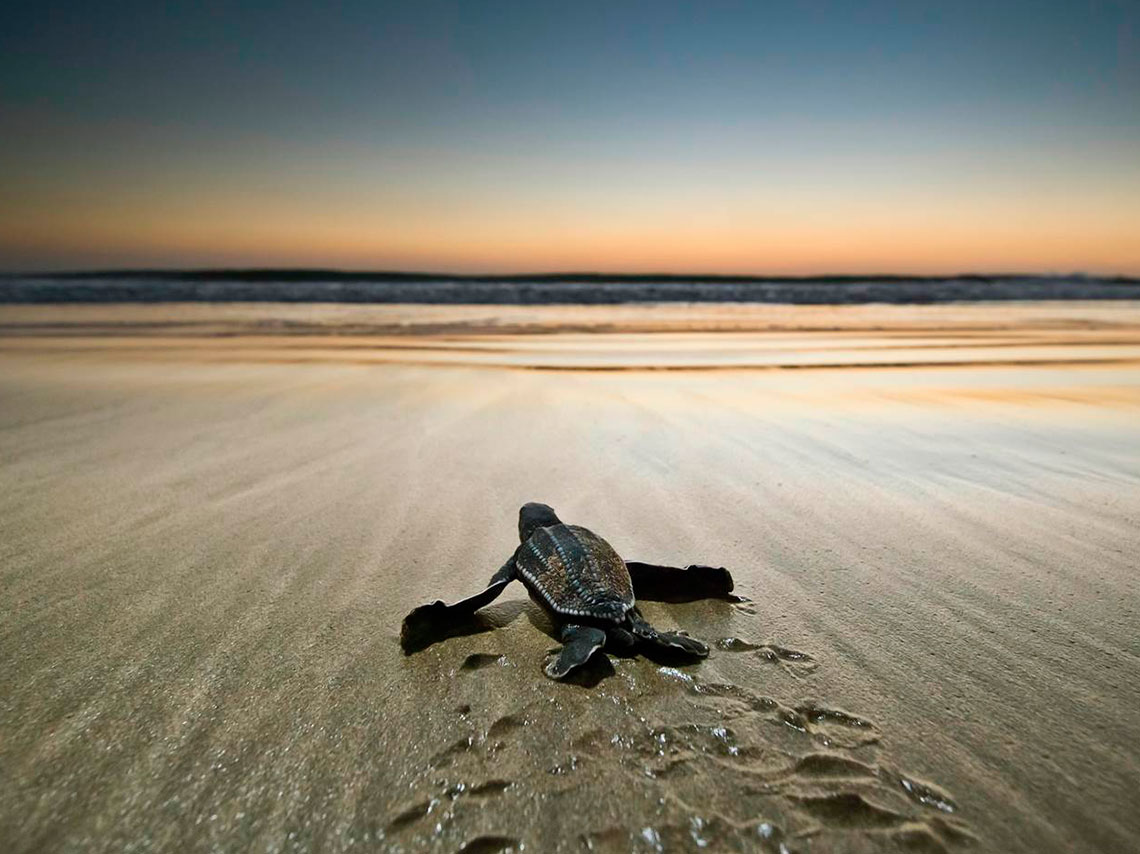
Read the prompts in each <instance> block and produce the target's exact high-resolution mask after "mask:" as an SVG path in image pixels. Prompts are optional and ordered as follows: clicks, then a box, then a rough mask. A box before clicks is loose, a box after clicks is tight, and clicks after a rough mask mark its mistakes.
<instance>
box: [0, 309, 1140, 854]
mask: <svg viewBox="0 0 1140 854" xmlns="http://www.w3.org/2000/svg"><path fill="white" fill-rule="evenodd" d="M1138 425H1140V303H1135V302H1098V303H1028V304H1020V303H1007V304H1001V305H994V304H986V305H974V304H963V305H939V306H879V305H865V306H845V307H826V306H819V307H813V306H778V305H768V306H749V305H702V306H686V305H669V306H637V307H632V306H615V307H604V306H583V307H574V308H565V307H553V306H545V307H543V306H513V307H512V306H495V307H488V306H400V305H390V306H346V305H339V306H334V305H272V304H261V305H245V304H238V303H235V304H229V305H225V306H215V305H133V306H119V305H97V306H96V305H66V306H14V305H13V306H0V485H2V487H3V488H2V490H0V686H2V690H0V840H3V842H4V845H3V847H4V849H5V850H6V851H11V852H33V851H36V852H41V851H48V852H56V851H84V852H91V851H107V852H110V851H116V852H118V851H179V852H182V851H190V852H193V851H245V850H256V851H267V852H270V851H271V852H277V851H280V852H286V851H316V850H319V851H323V852H339V851H356V850H360V851H367V850H379V851H391V852H401V851H406V852H414V851H440V852H459V851H462V852H467V854H489V852H500V851H537V852H551V851H581V850H593V851H607V852H609V851H612V852H626V851H690V850H709V851H733V850H740V851H764V852H776V854H780V853H781V852H833V851H834V852H879V851H887V852H893V851H922V852H942V851H946V852H951V851H957V850H968V851H980V852H991V851H992V852H1027V854H1028V852H1068V851H1092V852H1122V851H1135V850H1138V849H1140V812H1138V811H1137V810H1136V792H1137V791H1140V632H1138V631H1137V625H1138V621H1137V616H1138V615H1137V603H1138V602H1140V565H1138V562H1137V557H1136V556H1137V555H1138V554H1140V426H1138ZM526 501H543V502H546V503H549V504H551V505H553V506H554V507H555V508H556V509H557V511H558V512H559V514H560V515H561V516H562V518H563V519H564V520H566V521H569V522H573V523H576V524H580V525H584V526H587V527H589V528H591V529H593V530H595V531H597V532H598V533H599V534H601V535H602V536H604V537H606V538H607V539H608V540H609V541H610V542H611V543H612V544H613V545H614V546H615V547H616V548H617V550H618V551H619V552H620V553H621V554H622V555H623V556H624V557H626V558H627V559H630V560H641V561H646V562H652V563H662V564H674V565H684V564H687V563H705V564H713V565H723V566H726V567H728V568H729V569H730V570H731V571H732V573H733V575H734V577H735V579H736V592H737V593H738V594H739V595H740V596H741V597H746V599H747V600H749V601H722V600H711V601H697V602H684V603H664V602H647V603H645V604H644V607H643V610H644V612H645V614H646V616H647V617H648V618H649V619H650V621H651V622H653V623H654V624H656V625H658V626H659V627H661V628H681V629H684V630H687V631H689V632H690V633H691V634H692V635H694V636H696V637H700V638H703V639H705V640H706V641H708V642H709V644H710V645H711V646H712V648H713V649H712V655H711V656H710V658H709V659H707V660H705V661H702V662H699V663H696V664H688V663H679V662H665V661H653V660H649V659H647V658H644V657H618V656H610V657H608V658H607V657H605V656H596V657H595V659H594V660H593V661H592V662H591V665H590V666H589V668H588V669H587V672H586V673H585V674H583V675H582V677H581V678H578V679H576V680H575V681H573V682H571V683H557V682H553V681H551V680H549V679H547V678H546V677H545V676H544V675H543V673H542V665H543V663H544V661H545V660H546V657H547V654H548V651H549V650H552V649H554V648H556V647H557V646H558V643H557V641H556V640H555V639H554V638H553V637H552V636H551V632H552V629H551V626H550V623H549V621H548V619H547V618H546V616H545V615H544V614H543V612H542V611H541V609H540V608H538V607H537V606H536V605H535V604H534V603H532V602H531V601H530V600H529V599H528V598H527V596H526V592H525V589H524V588H523V587H522V586H521V585H519V584H515V585H512V586H511V587H509V588H508V589H507V591H506V592H505V594H504V595H503V596H502V597H501V598H500V599H499V600H498V601H497V602H496V603H495V604H494V605H492V606H491V607H489V608H488V609H486V611H484V612H483V616H482V617H481V618H480V619H479V620H477V621H475V622H473V623H472V624H470V625H468V626H465V627H462V630H461V631H459V632H458V633H457V634H456V635H455V636H454V637H450V638H446V639H443V640H440V641H439V642H437V643H434V644H432V645H430V646H428V647H427V648H425V649H423V650H421V651H418V652H415V653H413V654H410V655H405V654H404V652H403V651H402V650H401V648H400V646H399V643H398V634H399V626H400V620H401V618H402V617H403V615H404V614H405V613H406V612H407V611H408V610H409V609H411V608H412V607H414V606H416V605H418V604H421V603H422V602H425V601H430V600H432V599H435V598H442V599H445V600H454V599H457V598H461V597H463V596H466V595H468V594H470V593H474V592H476V591H477V590H479V589H480V588H481V587H482V586H483V585H484V584H486V582H487V580H488V579H489V578H490V576H491V574H492V573H493V572H494V571H495V570H496V569H497V568H498V567H499V566H500V565H501V564H502V563H503V561H504V560H505V559H506V558H507V557H509V555H510V554H511V552H512V551H513V550H514V548H515V546H516V545H517V534H516V519H517V511H518V507H519V505H521V504H522V503H524V502H526Z"/></svg>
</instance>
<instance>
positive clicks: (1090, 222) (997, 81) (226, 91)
mask: <svg viewBox="0 0 1140 854" xmlns="http://www.w3.org/2000/svg"><path fill="white" fill-rule="evenodd" d="M0 85H2V89H0V92H2V103H0V169H2V172H3V181H2V184H0V269H4V270H34V269H74V268H89V267H98V268H107V267H139V266H162V267H198V266H321V267H341V268H346V269H362V268H369V269H420V270H440V271H470V272H493V271H501V272H512V271H548V270H606V271H677V272H682V271H683V272H691V271H704V272H719V273H729V272H732V273H760V274H764V273H774V274H784V273H796V274H810V273H825V272H853V273H860V272H904V273H907V272H913V273H943V272H958V271H987V272H1008V271H1026V272H1070V271H1085V272H1090V273H1123V274H1129V275H1140V3H1138V2H1136V0H1115V2H1114V0H1097V2H1081V0H1067V2H1053V0H1032V1H1031V0H1025V2H1009V0H991V2H973V0H959V2H946V0H942V2H924V0H898V1H897V2H895V0H878V2H875V0H872V2H865V3H854V2H792V0H784V2H740V3H728V2H710V1H709V0H702V2H693V3H680V2H667V1H666V0H655V1H654V2H621V0H611V2H601V3H592V2H564V3H563V2H560V3H545V2H517V3H505V2H478V0H469V2H464V3H439V2H430V0H417V2H409V3H384V2H375V0H373V2H345V3H301V2H278V3H216V2H197V3H162V2H154V0H146V2H129V0H123V2H113V3H105V2H98V0H92V2H76V3H54V4H45V3H40V2H36V3H29V2H14V3H13V2H9V3H5V6H4V13H3V23H2V26H0Z"/></svg>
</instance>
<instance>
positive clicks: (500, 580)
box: [400, 558, 515, 652]
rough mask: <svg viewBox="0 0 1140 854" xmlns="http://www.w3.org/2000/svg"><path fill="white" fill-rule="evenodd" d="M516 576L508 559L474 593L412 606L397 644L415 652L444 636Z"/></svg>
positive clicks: (402, 625)
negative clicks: (455, 600)
mask: <svg viewBox="0 0 1140 854" xmlns="http://www.w3.org/2000/svg"><path fill="white" fill-rule="evenodd" d="M514 579H515V561H514V558H511V559H510V560H509V561H507V563H505V564H503V566H502V568H501V569H500V570H499V571H498V572H496V573H495V574H494V575H493V576H492V577H491V580H490V582H489V583H488V584H487V586H486V587H485V588H483V589H482V590H481V591H479V592H478V593H476V594H475V595H474V596H468V597H467V598H466V599H460V600H459V601H458V602H456V603H454V604H452V605H447V604H445V603H444V602H443V601H441V600H438V599H437V600H436V601H435V602H430V603H428V604H427V605H420V606H419V607H418V608H414V609H413V610H412V611H411V612H410V613H409V614H408V616H406V617H404V622H403V623H402V624H401V626H400V646H401V647H403V649H404V652H414V651H416V650H418V649H423V648H424V647H425V646H430V645H431V644H432V643H433V642H434V641H436V640H439V639H441V638H444V637H447V635H448V633H449V632H450V631H451V630H452V629H454V628H455V626H456V625H458V624H461V623H463V622H464V621H466V620H467V619H468V618H469V617H470V616H471V615H472V614H474V613H475V612H476V611H478V610H479V609H480V608H482V607H483V606H484V605H490V604H491V603H492V602H494V601H495V599H497V598H498V596H499V594H500V593H502V592H503V589H504V588H505V587H506V586H507V585H508V584H510V583H511V582H512V581H514Z"/></svg>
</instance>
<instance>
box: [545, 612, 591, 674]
mask: <svg viewBox="0 0 1140 854" xmlns="http://www.w3.org/2000/svg"><path fill="white" fill-rule="evenodd" d="M562 643H563V644H564V646H563V647H562V651H561V652H560V653H559V654H558V658H556V659H555V660H554V661H552V662H550V664H548V665H546V675H547V676H549V677H550V678H551V679H562V678H563V677H565V676H566V675H568V674H569V673H570V672H571V671H573V670H576V669H577V668H579V667H581V666H582V665H583V664H585V663H586V662H587V661H589V660H590V656H591V655H593V654H594V653H595V652H596V651H597V650H599V649H601V648H602V647H603V646H604V645H605V643H606V633H605V632H604V631H602V630H601V629H599V628H595V627H593V626H575V625H566V626H563V627H562Z"/></svg>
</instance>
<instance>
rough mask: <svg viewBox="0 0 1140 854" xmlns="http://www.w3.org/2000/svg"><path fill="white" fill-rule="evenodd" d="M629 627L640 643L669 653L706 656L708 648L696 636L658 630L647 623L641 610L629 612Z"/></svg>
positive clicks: (697, 656) (698, 656)
mask: <svg viewBox="0 0 1140 854" xmlns="http://www.w3.org/2000/svg"><path fill="white" fill-rule="evenodd" d="M629 628H630V631H632V632H633V634H634V635H635V636H636V637H637V639H638V640H639V641H641V643H643V644H646V645H647V646H650V647H653V648H654V649H657V650H658V651H660V652H665V653H668V654H670V655H676V654H678V653H680V654H682V655H691V656H693V657H695V658H708V655H709V648H708V647H707V646H705V644H703V643H701V642H700V641H699V640H697V639H696V638H691V637H689V636H688V635H683V634H680V633H678V632H659V631H657V629H655V628H653V626H651V625H649V623H648V622H647V621H646V619H645V617H643V616H642V615H641V611H639V610H638V609H637V608H634V609H633V610H632V611H630V612H629Z"/></svg>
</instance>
